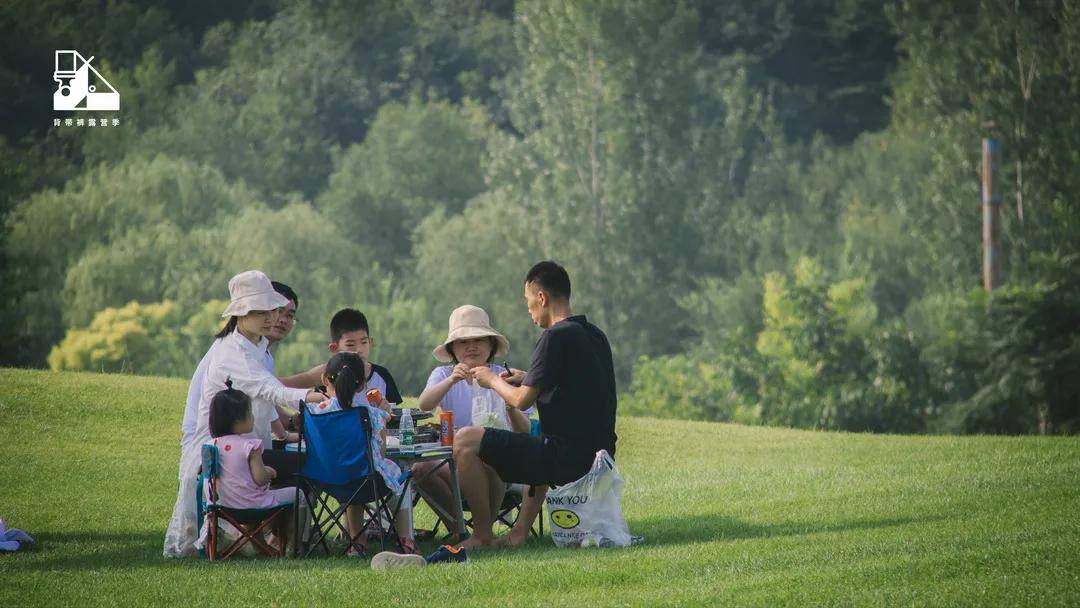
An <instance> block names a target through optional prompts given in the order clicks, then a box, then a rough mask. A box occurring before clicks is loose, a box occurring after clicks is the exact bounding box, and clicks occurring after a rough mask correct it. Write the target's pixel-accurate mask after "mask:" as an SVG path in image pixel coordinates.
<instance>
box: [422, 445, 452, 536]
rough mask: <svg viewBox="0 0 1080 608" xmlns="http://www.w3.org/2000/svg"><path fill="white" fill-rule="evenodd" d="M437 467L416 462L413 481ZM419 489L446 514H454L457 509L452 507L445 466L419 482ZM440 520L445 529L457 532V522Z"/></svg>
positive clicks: (434, 464) (433, 464) (448, 471)
mask: <svg viewBox="0 0 1080 608" xmlns="http://www.w3.org/2000/svg"><path fill="white" fill-rule="evenodd" d="M437 466H439V463H436V462H418V463H416V464H414V465H413V479H420V477H421V476H423V475H425V474H426V473H427V472H428V471H430V470H432V469H434V468H435V467H437ZM419 485H420V487H421V488H423V490H424V492H427V495H428V496H429V497H431V500H433V501H435V503H436V504H437V505H438V506H439V507H441V508H442V509H443V510H444V511H445V512H447V513H456V512H457V508H456V507H454V506H453V505H454V493H453V490H451V489H450V470H449V469H447V468H446V467H445V466H441V467H439V468H437V469H436V470H435V472H434V473H432V474H431V475H428V476H427V478H426V479H424V480H423V481H422V482H420V484H419ZM438 517H439V519H440V520H442V522H443V524H444V525H445V526H446V529H447V530H449V531H453V530H457V522H456V521H454V520H450V521H447V520H446V518H444V517H442V516H441V515H439V516H438Z"/></svg>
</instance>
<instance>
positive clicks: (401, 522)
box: [394, 486, 416, 553]
mask: <svg viewBox="0 0 1080 608" xmlns="http://www.w3.org/2000/svg"><path fill="white" fill-rule="evenodd" d="M412 494H413V493H412V487H411V486H410V487H409V491H407V492H405V496H404V497H403V498H402V500H401V503H400V504H398V510H397V512H396V513H394V531H396V532H397V535H398V540H399V541H400V542H401V545H402V549H404V550H405V552H406V553H416V539H415V538H413V517H412V516H413V512H412ZM395 502H396V501H395Z"/></svg>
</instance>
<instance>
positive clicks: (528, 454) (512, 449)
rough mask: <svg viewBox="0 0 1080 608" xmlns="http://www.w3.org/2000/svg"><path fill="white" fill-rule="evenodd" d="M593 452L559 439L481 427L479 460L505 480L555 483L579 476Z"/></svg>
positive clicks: (558, 483) (574, 479) (587, 466)
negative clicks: (481, 436)
mask: <svg viewBox="0 0 1080 608" xmlns="http://www.w3.org/2000/svg"><path fill="white" fill-rule="evenodd" d="M595 455H596V453H595V452H594V451H593V450H591V449H588V448H580V447H577V446H573V445H570V444H567V443H566V442H563V441H559V440H558V439H556V438H554V437H537V436H535V435H529V434H528V433H512V432H510V431H504V430H502V429H491V428H488V429H484V438H483V439H482V440H481V441H480V460H482V461H484V463H485V464H487V465H488V466H490V467H491V468H493V469H495V472H496V473H498V474H499V478H500V479H502V480H503V481H505V482H507V483H524V484H529V485H547V486H559V485H563V484H567V483H570V482H572V481H577V480H578V479H581V478H582V477H583V476H584V475H585V473H588V472H589V468H590V467H592V463H593V458H594V457H595Z"/></svg>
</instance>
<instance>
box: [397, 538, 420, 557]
mask: <svg viewBox="0 0 1080 608" xmlns="http://www.w3.org/2000/svg"><path fill="white" fill-rule="evenodd" d="M398 544H399V545H400V546H401V552H402V553H409V554H412V555H423V554H422V553H420V549H418V548H417V547H416V542H415V541H413V540H412V539H409V538H398Z"/></svg>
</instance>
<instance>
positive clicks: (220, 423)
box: [210, 317, 251, 437]
mask: <svg viewBox="0 0 1080 608" xmlns="http://www.w3.org/2000/svg"><path fill="white" fill-rule="evenodd" d="M234 318H235V317H234ZM250 414H251V397H248V396H247V393H245V392H244V391H242V390H239V389H235V388H233V387H232V380H226V381H225V390H223V391H218V392H217V394H215V395H214V398H213V399H211V400H210V436H211V437H222V436H224V435H231V434H232V432H233V430H232V429H233V425H234V424H236V423H237V422H239V421H241V420H243V419H244V418H247V417H248V416H249V415H250Z"/></svg>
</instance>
